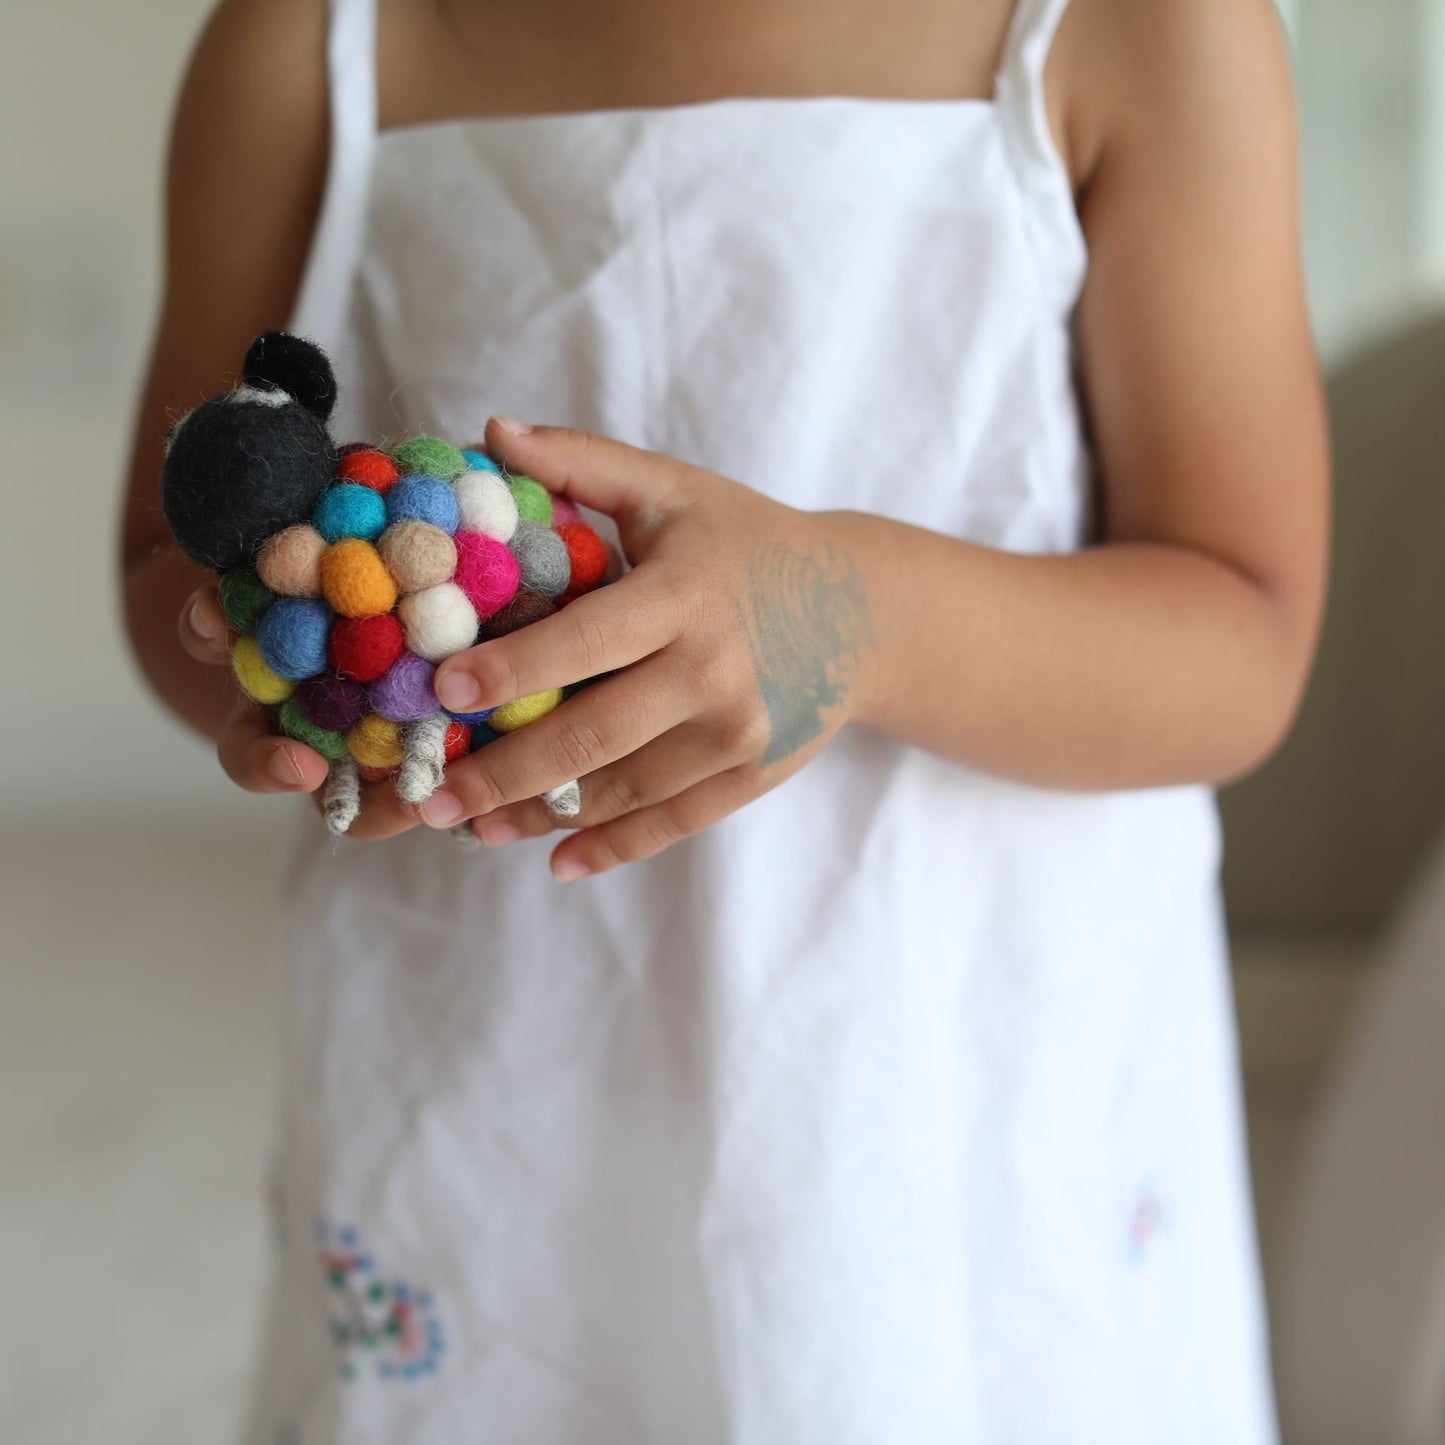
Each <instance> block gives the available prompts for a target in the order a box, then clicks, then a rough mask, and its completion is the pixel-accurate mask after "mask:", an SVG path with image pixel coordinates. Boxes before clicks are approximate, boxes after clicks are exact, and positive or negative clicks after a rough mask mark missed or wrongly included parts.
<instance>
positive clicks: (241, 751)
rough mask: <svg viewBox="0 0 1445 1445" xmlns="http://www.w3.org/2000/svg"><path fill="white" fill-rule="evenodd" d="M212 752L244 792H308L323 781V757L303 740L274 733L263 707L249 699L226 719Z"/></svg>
mask: <svg viewBox="0 0 1445 1445" xmlns="http://www.w3.org/2000/svg"><path fill="white" fill-rule="evenodd" d="M216 756H217V757H218V758H219V759H220V763H221V767H222V768H223V769H224V770H225V773H226V776H227V777H228V778H230V780H231V781H232V782H233V783H235V784H236V786H237V787H241V788H244V789H245V790H246V791H247V792H248V793H310V792H314V791H315V790H316V789H317V788H319V787H320V786H321V785H322V783H324V782H325V781H326V773H327V763H326V759H325V758H323V757H322V756H321V754H320V753H318V752H317V751H316V750H315V749H314V748H308V747H307V746H306V745H305V744H304V743H298V742H296V741H294V740H293V739H291V738H283V737H277V736H276V734H275V732H274V731H273V730H272V723H271V718H270V716H269V715H268V714H267V712H266V710H265V709H264V708H262V707H260V706H258V705H257V704H256V703H253V702H250V701H249V700H248V701H245V702H241V703H238V704H237V705H236V709H235V711H234V712H232V714H231V716H230V717H229V718H228V719H227V720H226V724H225V726H224V727H223V728H222V729H221V736H220V738H219V739H218V741H217V743H216Z"/></svg>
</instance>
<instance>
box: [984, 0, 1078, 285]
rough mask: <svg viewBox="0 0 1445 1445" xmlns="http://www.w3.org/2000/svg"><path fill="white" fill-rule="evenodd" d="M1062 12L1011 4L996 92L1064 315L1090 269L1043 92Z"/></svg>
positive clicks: (1053, 6)
mask: <svg viewBox="0 0 1445 1445" xmlns="http://www.w3.org/2000/svg"><path fill="white" fill-rule="evenodd" d="M1068 5H1069V0H1017V3H1016V5H1015V8H1014V14H1013V19H1012V21H1011V22H1010V25H1009V34H1008V39H1007V41H1006V42H1005V45H1004V54H1003V60H1002V62H1001V63H1000V67H999V73H998V76H997V80H996V89H995V98H996V100H997V103H998V110H999V119H1000V122H1001V124H1002V126H1003V130H1004V135H1005V138H1006V140H1007V143H1008V149H1009V155H1010V159H1011V161H1012V163H1013V168H1014V171H1015V174H1016V176H1017V179H1018V182H1019V187H1020V189H1021V191H1022V192H1023V199H1024V203H1025V205H1026V207H1027V208H1028V212H1029V218H1028V219H1029V230H1030V234H1031V235H1032V236H1033V238H1034V242H1035V249H1036V250H1037V251H1038V253H1039V256H1040V262H1041V264H1042V265H1043V266H1044V268H1045V271H1046V274H1047V281H1048V284H1049V286H1050V289H1051V292H1052V294H1053V295H1054V297H1055V299H1056V300H1057V302H1058V304H1059V305H1060V306H1061V307H1062V308H1063V309H1064V310H1069V309H1071V308H1072V306H1073V304H1074V302H1075V301H1076V300H1077V299H1078V294H1079V289H1080V287H1081V286H1082V285H1083V280H1084V274H1085V271H1086V270H1087V266H1088V246H1087V243H1086V241H1085V239H1084V233H1083V228H1082V226H1081V225H1080V224H1079V216H1078V211H1077V209H1076V208H1075V205H1074V194H1073V183H1072V181H1071V179H1070V177H1069V171H1068V167H1067V166H1066V165H1065V163H1064V159H1063V157H1062V156H1061V155H1060V154H1059V149H1058V146H1057V144H1056V143H1055V140H1054V132H1053V127H1052V125H1051V124H1050V122H1049V111H1048V105H1047V103H1046V97H1045V93H1044V70H1045V67H1046V65H1047V64H1048V59H1049V54H1050V51H1051V50H1052V49H1053V43H1054V37H1055V35H1057V33H1058V29H1059V24H1060V22H1061V21H1062V20H1063V18H1064V12H1065V10H1067V9H1068Z"/></svg>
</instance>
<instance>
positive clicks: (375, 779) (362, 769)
mask: <svg viewBox="0 0 1445 1445" xmlns="http://www.w3.org/2000/svg"><path fill="white" fill-rule="evenodd" d="M400 771H401V769H400V768H374V767H372V766H371V764H370V763H357V765H356V772H357V776H359V777H360V779H361V781H362V782H363V783H384V782H385V781H386V780H387V779H388V778H394V777H395V776H396V775H397V773H399V772H400Z"/></svg>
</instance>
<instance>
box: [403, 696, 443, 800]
mask: <svg viewBox="0 0 1445 1445" xmlns="http://www.w3.org/2000/svg"><path fill="white" fill-rule="evenodd" d="M450 726H451V719H450V718H449V717H448V716H447V715H446V713H444V712H436V713H433V714H432V715H431V716H430V717H427V718H423V719H422V720H421V721H420V722H414V723H411V724H409V725H408V726H407V729H406V731H405V732H404V733H403V734H402V739H401V772H400V773H398V774H397V779H396V795H397V797H398V798H400V799H401V800H402V802H403V803H424V802H426V800H427V799H428V798H429V797H431V795H432V794H433V793H434V792H436V790H437V789H438V788H439V787H441V782H442V774H443V773H444V772H445V770H446V765H447V756H446V736H447V728H448V727H450Z"/></svg>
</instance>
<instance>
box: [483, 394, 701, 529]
mask: <svg viewBox="0 0 1445 1445" xmlns="http://www.w3.org/2000/svg"><path fill="white" fill-rule="evenodd" d="M519 427H520V428H523V430H521V431H517V430H514V429H513V428H519ZM486 442H487V450H488V451H489V452H490V453H491V454H492V455H493V456H494V457H496V458H497V459H498V460H499V461H501V462H503V463H504V464H505V465H506V467H507V469H508V470H509V471H513V472H524V473H526V475H527V476H529V477H535V478H536V479H537V481H539V482H541V484H542V485H543V486H544V487H546V488H547V490H548V491H549V492H565V493H566V494H567V495H568V496H569V497H571V498H572V500H573V501H575V502H580V503H581V504H582V505H583V506H584V507H592V508H594V509H595V510H596V511H599V512H606V513H607V515H608V516H610V517H616V518H617V520H618V521H619V522H622V523H624V524H625V523H626V521H627V520H628V519H629V518H630V517H633V516H635V515H637V514H643V515H654V514H659V513H663V512H666V511H669V510H670V509H672V508H673V507H674V506H677V505H679V504H680V503H681V501H682V500H683V499H682V496H681V490H682V486H683V483H684V482H685V479H686V477H687V475H688V468H687V466H686V465H685V464H683V463H681V462H679V461H677V460H676V458H674V457H669V456H665V455H664V454H663V453H661V452H652V451H645V450H643V448H641V447H634V446H629V445H628V444H627V443H626V442H620V441H616V440H615V439H613V438H612V437H604V436H598V435H597V434H596V433H595V432H587V431H578V430H577V429H576V428H574V427H565V426H528V425H527V423H525V422H520V421H517V420H516V419H515V418H514V417H496V416H494V417H492V418H491V419H490V420H489V421H488V422H487V432H486Z"/></svg>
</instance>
